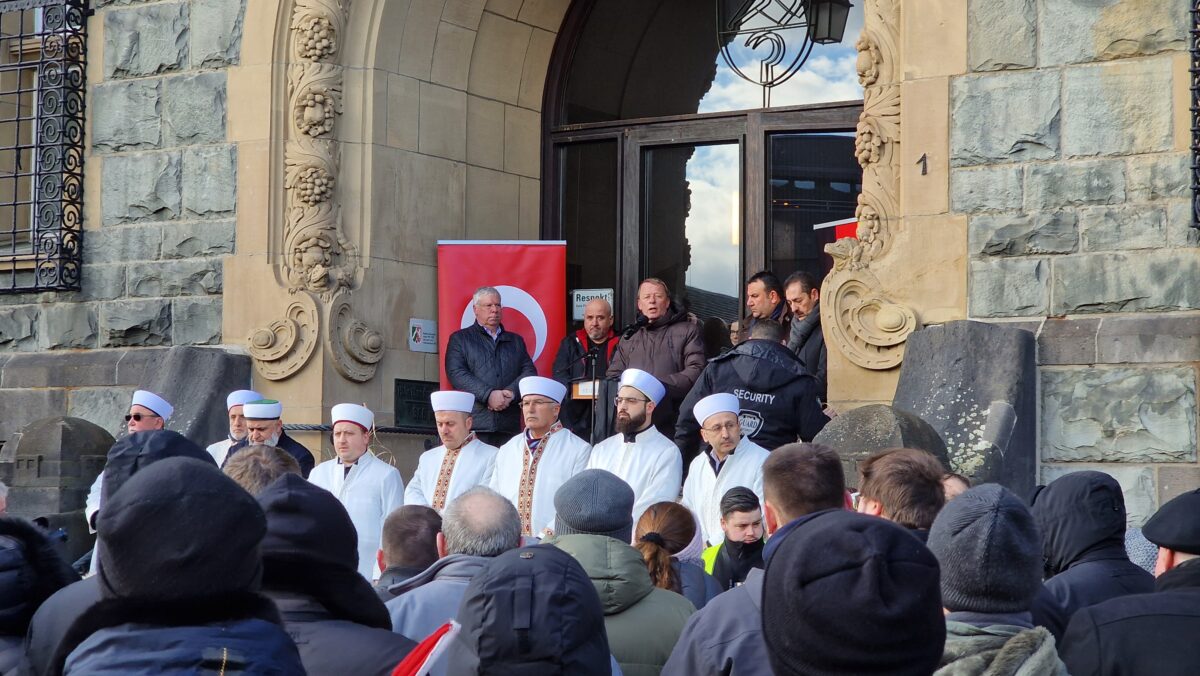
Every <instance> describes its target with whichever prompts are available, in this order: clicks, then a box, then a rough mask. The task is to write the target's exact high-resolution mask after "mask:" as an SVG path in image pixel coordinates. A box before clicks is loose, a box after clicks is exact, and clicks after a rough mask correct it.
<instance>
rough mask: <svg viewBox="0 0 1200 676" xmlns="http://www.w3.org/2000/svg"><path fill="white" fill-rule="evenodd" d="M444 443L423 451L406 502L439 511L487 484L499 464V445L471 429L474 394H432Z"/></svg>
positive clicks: (439, 512) (430, 396) (430, 399)
mask: <svg viewBox="0 0 1200 676" xmlns="http://www.w3.org/2000/svg"><path fill="white" fill-rule="evenodd" d="M429 403H430V404H431V405H432V406H433V419H434V421H435V422H436V423H437V431H438V437H440V438H441V440H442V445H441V446H438V447H437V448H431V449H429V450H428V451H425V452H424V453H422V454H421V458H420V459H419V460H418V461H417V471H416V473H415V474H413V478H412V481H409V482H408V487H407V488H405V489H404V504H406V505H424V506H426V507H431V508H433V509H434V510H435V511H436V512H437V513H438V514H441V513H442V510H443V509H445V508H446V505H447V504H449V503H450V502H451V501H452V500H454V498H457V497H458V496H460V495H462V494H463V493H465V492H466V491H468V490H470V489H471V488H474V487H475V486H478V485H480V484H484V483H487V481H488V479H489V478H490V477H491V475H492V471H493V469H494V468H495V466H496V451H497V449H496V447H495V446H490V445H488V444H485V443H483V441H481V440H480V439H479V438H478V437H476V436H475V433H474V432H472V431H471V425H472V423H473V422H474V419H473V418H472V417H471V407H472V406H473V405H474V404H475V395H473V394H471V393H470V392H458V391H455V390H443V391H441V392H433V393H431V394H430V395H429Z"/></svg>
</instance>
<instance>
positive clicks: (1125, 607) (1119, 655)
mask: <svg viewBox="0 0 1200 676" xmlns="http://www.w3.org/2000/svg"><path fill="white" fill-rule="evenodd" d="M1142 534H1143V535H1145V536H1146V539H1147V540H1149V541H1150V542H1153V543H1154V544H1156V545H1158V562H1157V564H1156V565H1155V567H1154V571H1155V574H1156V575H1157V576H1158V577H1157V579H1156V580H1155V583H1154V587H1155V591H1154V592H1152V593H1149V594H1132V595H1129V596H1122V597H1119V598H1115V599H1112V600H1109V601H1105V602H1104V603H1100V604H1097V605H1094V606H1090V607H1088V608H1084V609H1082V610H1080V611H1078V612H1076V613H1075V615H1074V616H1073V617H1071V623H1070V624H1069V625H1068V626H1067V632H1066V634H1065V635H1064V636H1063V640H1062V647H1061V648H1060V649H1059V654H1060V655H1062V658H1063V662H1065V663H1066V665H1067V669H1068V670H1069V671H1070V672H1071V674H1072V675H1073V676H1092V675H1093V674H1095V675H1099V674H1154V676H1177V675H1178V676H1184V675H1185V674H1186V675H1191V674H1197V673H1200V641H1197V640H1196V637H1197V636H1200V489H1198V490H1194V491H1189V492H1187V493H1184V494H1183V495H1180V496H1177V497H1175V498H1174V499H1172V500H1171V501H1170V502H1168V503H1167V504H1165V505H1163V506H1162V507H1161V508H1160V509H1159V510H1158V512H1156V513H1155V514H1154V516H1152V517H1150V520H1149V521H1147V522H1146V525H1145V526H1143V527H1142Z"/></svg>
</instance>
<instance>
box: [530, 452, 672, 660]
mask: <svg viewBox="0 0 1200 676" xmlns="http://www.w3.org/2000/svg"><path fill="white" fill-rule="evenodd" d="M633 499H634V498H633V489H632V488H630V487H629V485H628V484H626V483H625V482H624V481H621V479H620V478H619V477H617V476H616V475H615V474H612V473H611V472H606V471H604V470H602V469H589V470H584V471H582V472H580V473H579V474H577V475H575V476H574V477H573V478H571V479H570V480H569V481H567V482H566V483H565V484H563V485H562V487H561V488H559V489H558V492H557V493H556V494H555V495H554V507H555V510H556V517H555V519H556V521H555V528H554V533H555V536H554V537H553V538H552V539H549V540H547V541H546V543H547V544H552V545H554V546H555V547H558V548H559V549H561V550H563V551H565V552H567V553H568V554H570V555H571V556H573V557H575V559H576V560H577V561H579V563H580V565H582V566H583V569H584V570H585V571H587V574H588V577H590V578H591V579H592V583H593V584H594V585H595V586H596V591H597V592H598V593H599V594H600V600H601V602H602V603H603V605H604V627H605V631H607V632H608V645H609V648H610V649H611V650H612V654H613V657H615V658H616V659H617V663H618V664H620V665H621V671H622V672H624V673H625V674H627V675H628V676H642V675H646V676H657V674H658V673H659V671H660V670H661V669H662V665H663V664H664V663H666V661H667V657H669V656H670V654H671V649H672V648H674V647H675V642H676V641H677V640H678V639H679V634H680V632H681V631H683V625H684V623H685V622H687V618H688V617H689V616H690V615H691V614H692V613H694V612H695V610H696V608H695V606H693V605H692V603H691V601H688V600H687V599H686V598H684V597H683V596H682V595H680V594H676V593H673V592H669V591H667V590H665V589H659V588H658V587H655V586H654V584H653V583H651V581H650V574H649V573H648V572H647V570H646V564H645V563H644V562H643V561H642V555H641V554H640V553H639V552H638V551H637V550H636V549H634V548H633V547H631V546H630V545H629V541H630V538H631V537H632V535H633V516H632V514H631V510H632V509H633Z"/></svg>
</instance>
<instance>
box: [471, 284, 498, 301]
mask: <svg viewBox="0 0 1200 676" xmlns="http://www.w3.org/2000/svg"><path fill="white" fill-rule="evenodd" d="M484 296H495V297H497V298H501V296H500V292H499V291H497V290H496V287H494V286H481V287H479V288H478V289H475V293H474V294H473V295H472V296H471V305H479V301H481V300H483V297H484ZM500 302H501V303H503V302H504V300H503V299H502V298H501V301H500Z"/></svg>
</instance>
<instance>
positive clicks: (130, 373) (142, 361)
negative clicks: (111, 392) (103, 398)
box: [116, 347, 170, 386]
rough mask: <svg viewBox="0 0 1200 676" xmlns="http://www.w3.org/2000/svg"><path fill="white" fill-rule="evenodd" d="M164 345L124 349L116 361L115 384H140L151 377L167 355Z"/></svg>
mask: <svg viewBox="0 0 1200 676" xmlns="http://www.w3.org/2000/svg"><path fill="white" fill-rule="evenodd" d="M168 349H170V348H166V347H150V348H141V349H138V350H126V351H125V352H124V354H123V355H122V357H121V360H120V361H118V362H117V379H116V384H117V385H130V386H140V385H142V384H143V383H145V382H146V381H147V380H149V379H150V378H151V377H153V375H154V372H155V371H156V370H157V369H158V367H159V365H160V364H162V362H163V360H164V359H166V357H167V350H168Z"/></svg>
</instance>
